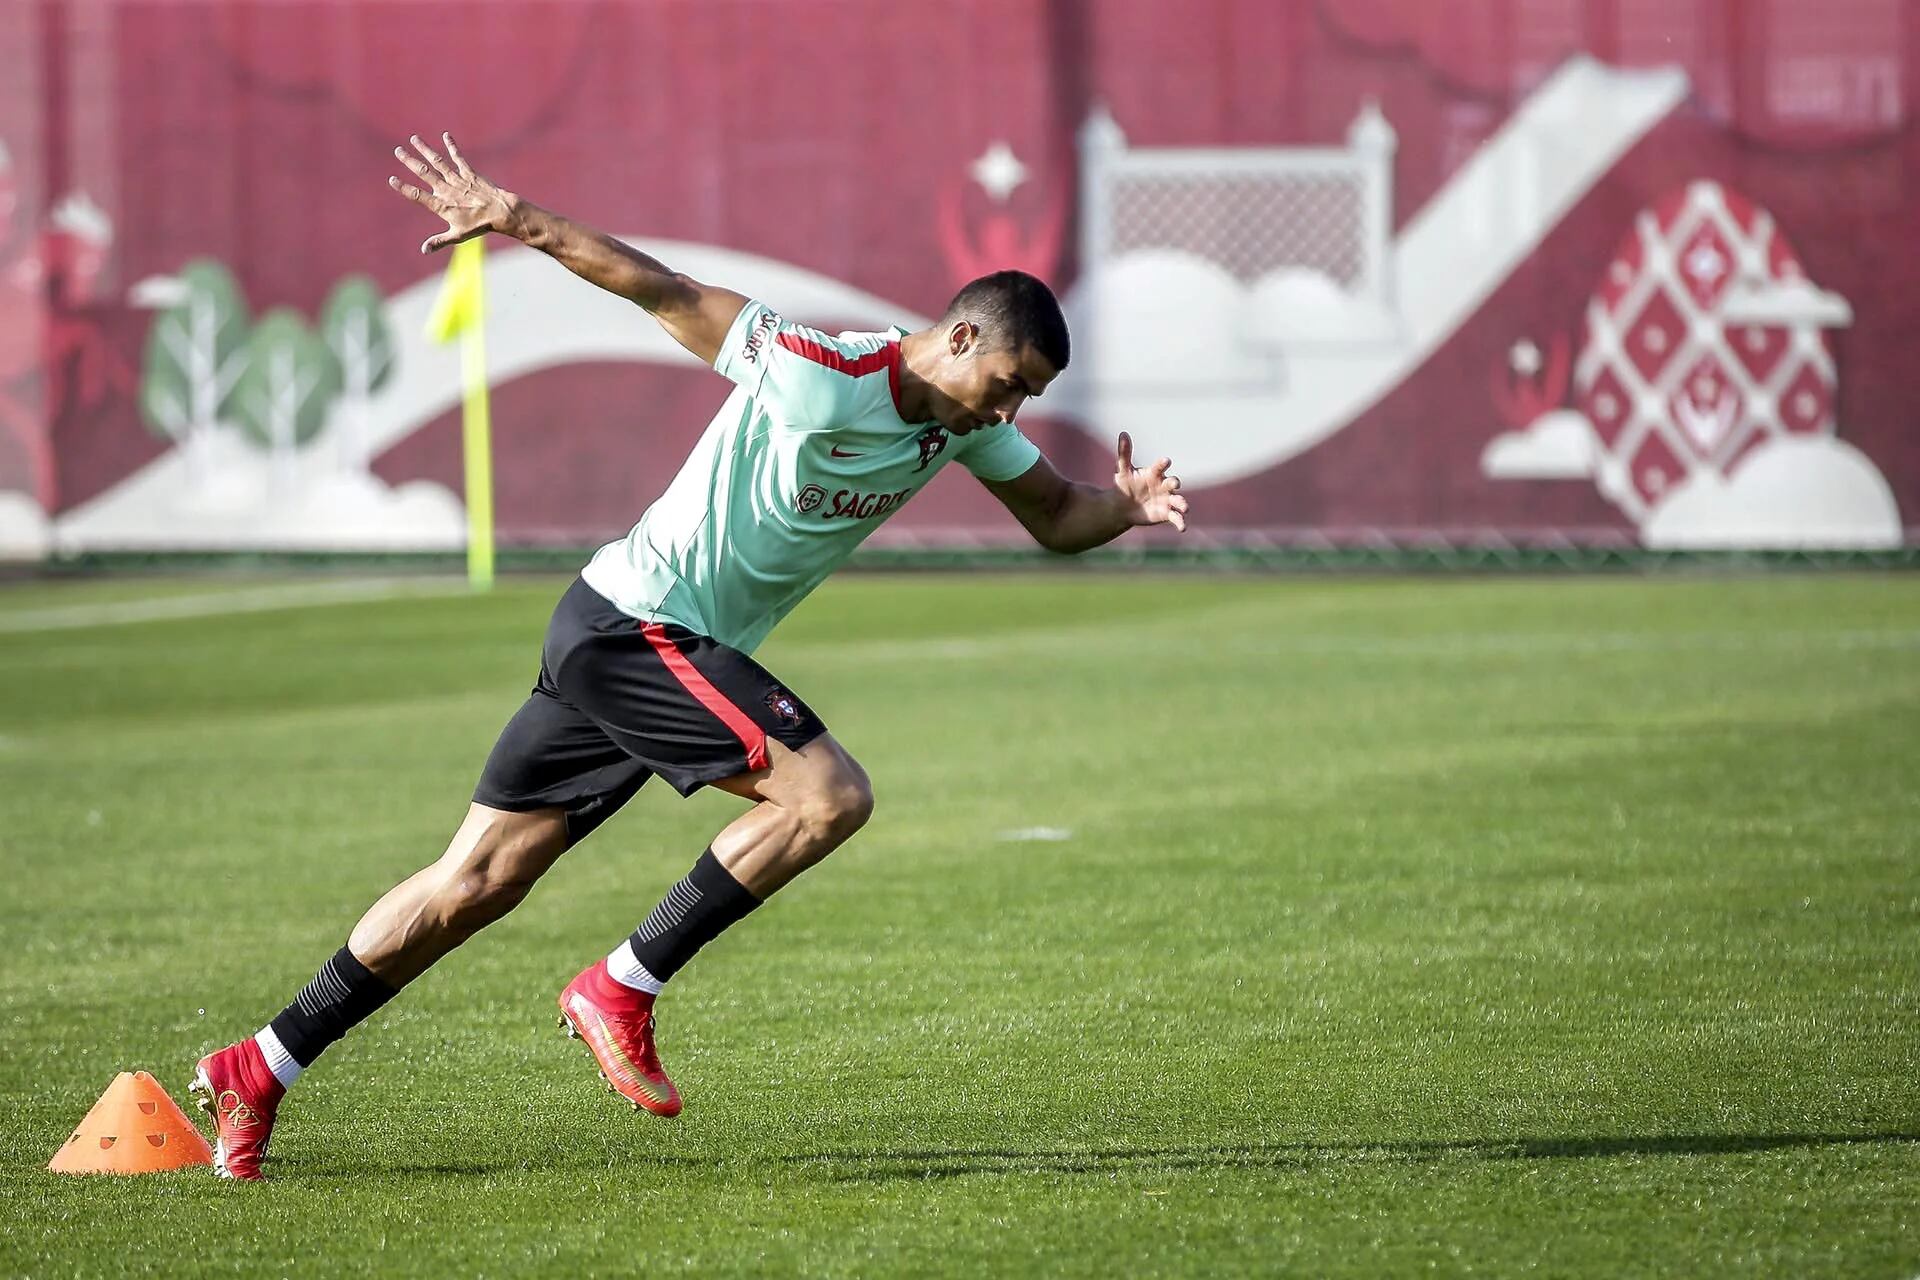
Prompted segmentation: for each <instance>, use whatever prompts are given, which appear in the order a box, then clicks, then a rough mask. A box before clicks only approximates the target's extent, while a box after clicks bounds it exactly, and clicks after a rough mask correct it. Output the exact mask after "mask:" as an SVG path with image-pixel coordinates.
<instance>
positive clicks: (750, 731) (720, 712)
mask: <svg viewBox="0 0 1920 1280" xmlns="http://www.w3.org/2000/svg"><path fill="white" fill-rule="evenodd" d="M780 336H781V337H782V338H785V337H786V336H787V335H785V334H784V333H783V334H781V335H780ZM640 634H642V635H644V636H645V637H646V638H647V643H648V644H650V645H652V646H653V651H654V652H655V653H657V654H659V655H660V661H662V662H664V663H666V664H667V670H669V671H671V672H673V678H674V679H676V680H678V681H679V682H680V684H681V687H682V688H684V689H686V691H687V692H688V693H690V694H692V695H693V696H694V697H695V698H697V699H699V701H700V705H701V706H703V707H705V708H706V709H707V710H709V711H711V712H713V714H714V715H716V716H718V717H720V722H721V723H722V724H724V725H726V726H727V728H729V729H731V730H732V731H733V736H734V737H736V738H738V739H740V745H741V746H743V747H745V748H746V749H747V768H749V769H764V768H766V767H767V735H766V734H765V733H764V732H763V731H762V730H761V728H760V726H759V725H757V724H755V723H754V722H753V719H752V717H750V716H748V715H747V713H746V712H744V711H742V710H741V709H740V708H739V707H736V706H734V705H733V703H732V702H731V701H729V700H728V698H727V695H726V694H724V693H722V692H720V691H719V690H718V689H716V688H714V687H713V684H712V682H711V681H709V680H708V679H707V678H706V677H705V676H703V675H701V674H700V669H699V668H698V667H696V666H694V665H693V663H691V662H689V661H687V655H686V654H684V653H682V652H680V647H679V646H678V645H676V644H674V642H673V641H672V640H671V639H669V638H668V636H667V629H666V628H665V627H663V626H661V625H660V624H659V623H657V622H643V623H641V624H640Z"/></svg>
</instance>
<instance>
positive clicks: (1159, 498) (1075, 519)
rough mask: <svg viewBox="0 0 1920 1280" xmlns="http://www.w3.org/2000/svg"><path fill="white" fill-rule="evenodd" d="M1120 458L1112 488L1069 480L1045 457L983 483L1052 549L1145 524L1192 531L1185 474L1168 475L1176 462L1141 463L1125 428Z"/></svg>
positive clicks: (1098, 540)
mask: <svg viewBox="0 0 1920 1280" xmlns="http://www.w3.org/2000/svg"><path fill="white" fill-rule="evenodd" d="M1114 463H1115V466H1114V477H1113V484H1112V485H1111V486H1110V487H1107V488H1101V487H1100V486H1099V485H1094V484H1080V483H1077V482H1075V481H1072V480H1068V479H1067V478H1066V477H1065V476H1062V475H1061V474H1060V473H1059V472H1058V471H1055V470H1054V469H1053V464H1052V463H1050V462H1048V461H1047V460H1046V459H1045V458H1042V459H1040V460H1039V461H1038V462H1036V463H1034V464H1033V465H1032V466H1031V467H1028V468H1027V469H1026V470H1025V471H1024V472H1022V473H1021V474H1020V475H1018V476H1015V477H1014V478H1013V479H1011V480H998V481H995V480H988V481H983V482H982V483H984V484H985V485H986V486H987V490H988V492H990V493H992V494H993V496H994V497H996V498H998V499H1000V501H1001V503H1002V504H1003V505H1004V506H1005V507H1006V508H1007V510H1009V511H1011V512H1012V513H1013V515H1014V518H1015V519H1016V520H1018V521H1019V522H1020V523H1021V524H1022V525H1023V526H1024V527H1025V528H1026V531H1027V532H1028V533H1030V534H1032V535H1033V540H1034V541H1035V542H1038V543H1039V544H1040V545H1041V546H1043V547H1045V548H1046V549H1047V550H1049V551H1058V552H1062V553H1063V554H1066V555H1076V554H1078V553H1079V552H1082V551H1090V550H1092V549H1093V548H1095V547H1098V546H1104V545H1105V544H1106V543H1109V542H1112V541H1113V540H1114V539H1115V538H1117V537H1119V536H1120V535H1121V534H1123V533H1125V532H1126V531H1127V530H1129V529H1131V528H1133V527H1134V526H1135V525H1141V524H1171V525H1172V526H1173V527H1174V528H1176V529H1178V530H1180V531H1181V532H1182V533H1185V532H1186V530H1187V500H1186V499H1185V498H1183V497H1181V496H1180V493H1179V489H1180V478H1179V477H1178V476H1170V475H1168V474H1167V468H1168V467H1169V466H1171V465H1172V463H1171V461H1169V460H1168V459H1166V458H1162V459H1160V461H1158V462H1156V463H1154V464H1153V465H1152V466H1151V467H1146V468H1144V469H1143V468H1138V467H1135V466H1134V465H1133V441H1132V439H1131V438H1129V437H1128V436H1127V435H1126V433H1125V432H1122V433H1121V435H1120V443H1119V447H1118V449H1117V450H1116V452H1115V458H1114Z"/></svg>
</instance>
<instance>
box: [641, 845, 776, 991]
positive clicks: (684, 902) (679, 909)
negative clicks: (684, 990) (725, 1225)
mask: <svg viewBox="0 0 1920 1280" xmlns="http://www.w3.org/2000/svg"><path fill="white" fill-rule="evenodd" d="M759 905H760V899H758V898H756V897H754V896H753V895H752V894H751V893H748V892H747V889H746V886H744V885H742V884H741V883H740V882H739V881H738V880H735V879H734V878H733V873H732V872H730V871H728V870H727V869H726V868H725V867H723V866H721V865H720V860H719V859H718V858H716V857H714V856H713V850H711V849H709V850H707V851H706V852H705V853H703V854H701V855H700V860H699V861H698V862H696V863H694V864H693V870H691V871H689V872H687V875H686V878H685V879H684V880H682V881H680V882H679V883H678V884H676V885H674V886H673V888H671V889H669V890H667V896H666V897H664V898H662V899H660V905H658V906H656V907H655V908H654V909H653V910H652V911H651V912H650V913H648V915H647V918H646V919H645V920H644V921H642V922H641V924H640V927H639V928H638V929H635V930H634V931H633V936H632V937H631V938H628V939H627V942H626V950H628V951H630V952H631V953H632V958H633V959H632V964H633V966H634V967H637V968H638V969H639V970H640V972H642V973H644V974H645V975H646V976H647V977H648V978H650V979H651V980H652V981H653V982H654V983H655V984H656V985H655V986H654V987H653V990H654V991H658V990H659V989H660V987H659V985H658V984H661V983H664V982H666V981H667V980H668V979H669V978H671V977H673V975H674V974H676V973H678V972H679V971H680V966H681V965H683V964H685V963H686V962H687V961H689V960H691V959H693V953H694V952H696V951H698V950H699V949H700V948H701V947H704V946H706V945H707V943H709V942H712V941H713V940H714V939H715V938H717V937H719V936H720V935H721V934H722V933H723V932H725V931H726V930H727V928H728V927H729V926H731V925H733V924H734V923H735V922H736V921H738V920H740V919H741V918H742V917H743V916H745V915H746V914H747V913H748V912H750V911H752V910H753V909H754V908H755V907H757V906H759ZM620 951H621V948H615V949H614V953H613V956H610V957H608V960H607V971H608V972H609V973H614V972H615V970H614V957H617V956H619V955H620ZM615 976H616V977H618V974H616V975H615ZM621 980H622V981H625V980H624V979H621ZM626 985H627V986H630V987H635V988H637V989H639V990H642V991H644V990H647V988H646V987H643V986H640V984H639V983H636V982H627V983H626Z"/></svg>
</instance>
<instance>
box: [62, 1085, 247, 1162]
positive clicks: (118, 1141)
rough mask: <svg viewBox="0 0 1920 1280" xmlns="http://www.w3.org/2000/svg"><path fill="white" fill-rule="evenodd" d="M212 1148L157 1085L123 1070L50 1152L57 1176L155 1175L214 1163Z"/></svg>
mask: <svg viewBox="0 0 1920 1280" xmlns="http://www.w3.org/2000/svg"><path fill="white" fill-rule="evenodd" d="M212 1163H213V1148H211V1147H209V1146H208V1145H207V1140H206V1139H205V1138H203V1137H201V1136H200V1130H198V1129H196V1128H195V1127H194V1124H193V1121H191V1120H189V1119H187V1116H186V1113H185V1112H183V1111H181V1110H180V1108H179V1107H177V1106H175V1105H174V1102H173V1099H172V1098H170V1097H168V1096H167V1091H166V1090H165V1089H162V1088H161V1087H160V1082H159V1081H158V1080H155V1079H154V1078H153V1077H152V1076H150V1075H148V1074H147V1073H146V1072H144V1071H122V1072H121V1073H120V1074H119V1075H117V1076H115V1077H114V1078H113V1083H112V1084H110V1085H108V1086H107V1091H106V1092H105V1093H103V1094H101V1095H100V1101H98V1102H96V1103H94V1104H93V1110H91V1111H89V1112H87V1116H86V1119H84V1120H82V1121H81V1122H80V1127H79V1128H78V1129H75V1130H74V1131H73V1136H72V1137H71V1138H68V1139H67V1140H66V1142H65V1143H64V1144H62V1145H61V1147H60V1149H59V1150H58V1151H56V1152H54V1153H53V1159H52V1160H51V1161H49V1162H48V1163H47V1168H49V1169H51V1170H53V1171H54V1172H55V1173H159V1172H160V1171H161V1170H163V1169H184V1168H187V1167H188V1166H190V1165H196V1164H212Z"/></svg>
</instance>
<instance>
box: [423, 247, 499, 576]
mask: <svg viewBox="0 0 1920 1280" xmlns="http://www.w3.org/2000/svg"><path fill="white" fill-rule="evenodd" d="M481 243H482V237H479V236H476V237H474V238H473V239H471V240H467V241H464V242H462V243H460V244H457V245H455V246H454V247H453V260H452V261H451V262H449V263H447V278H446V280H445V281H443V282H442V283H441V285H440V296H439V297H438V298H436V299H434V303H433V314H432V315H430V316H428V317H427V337H429V338H431V339H433V340H434V341H435V342H451V341H453V339H455V338H459V339H460V383H461V386H462V389H463V391H464V397H465V409H464V412H463V413H462V415H461V422H462V430H461V433H460V434H461V441H462V445H463V450H464V453H465V456H466V485H467V580H468V581H469V582H471V583H472V584H473V589H474V590H476V591H485V590H486V589H487V588H489V587H491V586H492V585H493V439H492V436H493V427H492V421H491V418H490V415H489V413H488V407H487V336H486V330H487V326H486V319H487V291H486V285H485V282H484V280H483V275H484V273H483V272H482V270H481V265H480V264H481V262H482V261H483V260H484V259H485V257H486V250H485V249H483V248H482V247H481Z"/></svg>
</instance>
